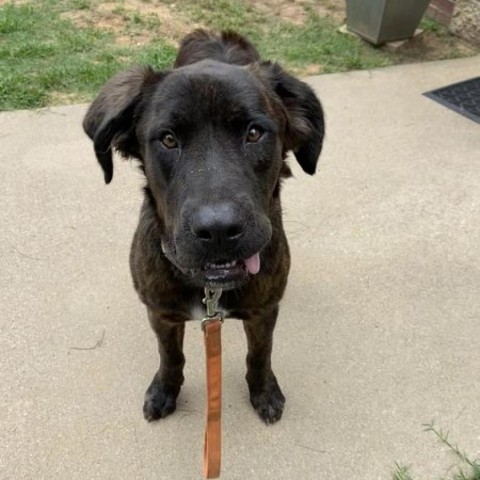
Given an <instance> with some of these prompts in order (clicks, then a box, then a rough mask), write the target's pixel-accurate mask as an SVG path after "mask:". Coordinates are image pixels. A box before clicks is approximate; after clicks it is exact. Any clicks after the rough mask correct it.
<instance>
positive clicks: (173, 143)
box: [160, 133, 178, 149]
mask: <svg viewBox="0 0 480 480" xmlns="http://www.w3.org/2000/svg"><path fill="white" fill-rule="evenodd" d="M160 141H161V142H162V145H163V146H164V147H165V148H169V149H170V148H177V147H178V143H177V139H176V138H175V137H174V136H173V135H172V134H171V133H165V134H164V135H162V138H161V139H160Z"/></svg>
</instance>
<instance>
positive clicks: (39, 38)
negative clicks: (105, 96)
mask: <svg viewBox="0 0 480 480" xmlns="http://www.w3.org/2000/svg"><path fill="white" fill-rule="evenodd" d="M71 5H77V8H79V9H88V8H89V6H90V4H89V2H88V1H86V0H75V1H73V2H72V3H71V4H70V3H67V2H61V1H54V0H50V1H37V2H35V4H28V3H27V4H20V5H13V4H7V5H5V6H3V7H1V8H0V110H11V109H19V108H38V107H43V106H46V105H48V104H49V103H52V101H53V102H54V101H55V98H60V99H63V98H68V99H69V100H73V101H81V100H87V99H90V98H91V97H92V95H93V94H94V92H96V91H97V90H98V89H99V88H100V87H101V85H103V84H104V83H105V81H106V80H107V79H108V78H109V77H110V76H111V75H113V74H114V73H115V72H117V71H118V70H120V69H121V68H125V67H126V66H127V65H130V64H133V63H151V64H152V65H154V66H155V67H157V68H164V67H166V66H167V65H170V64H171V63H172V61H173V59H174V56H175V49H174V48H173V47H172V46H170V45H168V44H167V43H166V42H162V40H161V39H158V40H155V41H154V42H151V43H149V44H148V45H147V46H143V47H142V48H133V47H128V46H120V45H116V44H115V42H114V40H115V39H114V36H113V34H112V33H108V32H105V31H102V30H100V29H98V28H96V27H93V26H87V27H79V26H77V25H75V24H74V23H73V22H72V21H71V20H69V19H67V18H63V17H62V15H61V14H62V12H63V11H64V10H65V9H66V8H67V7H69V8H71ZM141 21H143V20H142V19H140V20H139V19H138V18H137V19H133V20H132V22H133V23H134V24H139V22H141ZM149 22H150V23H147V25H149V26H150V28H153V25H152V23H151V20H149Z"/></svg>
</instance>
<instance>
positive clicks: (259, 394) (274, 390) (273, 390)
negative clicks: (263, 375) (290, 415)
mask: <svg viewBox="0 0 480 480" xmlns="http://www.w3.org/2000/svg"><path fill="white" fill-rule="evenodd" d="M250 402H251V403H252V405H253V408H254V409H255V410H256V411H257V413H258V415H259V416H260V418H261V419H262V420H263V421H264V422H265V423H266V424H267V425H268V424H272V423H275V422H278V420H280V419H281V418H282V413H283V407H284V406H285V397H284V396H283V393H282V391H281V390H280V387H279V386H278V384H277V382H272V383H269V384H267V385H266V386H265V387H264V388H262V389H260V390H257V391H251V392H250Z"/></svg>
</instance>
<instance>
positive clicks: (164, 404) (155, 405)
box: [143, 380, 180, 422]
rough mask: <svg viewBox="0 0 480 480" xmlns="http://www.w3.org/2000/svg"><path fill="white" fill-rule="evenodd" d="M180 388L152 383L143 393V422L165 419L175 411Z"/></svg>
mask: <svg viewBox="0 0 480 480" xmlns="http://www.w3.org/2000/svg"><path fill="white" fill-rule="evenodd" d="M179 392H180V387H173V386H170V385H165V384H163V383H161V382H157V381H155V380H154V381H153V382H152V384H151V385H150V386H149V387H148V390H147V392H146V393H145V402H144V404H143V416H144V417H145V420H147V421H149V422H153V421H154V420H158V419H159V418H165V417H166V416H167V415H170V414H171V413H173V412H174V411H175V408H176V406H177V405H176V402H177V397H178V393H179Z"/></svg>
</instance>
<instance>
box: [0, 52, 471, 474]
mask: <svg viewBox="0 0 480 480" xmlns="http://www.w3.org/2000/svg"><path fill="white" fill-rule="evenodd" d="M479 72H480V57H475V58H470V59H462V60H453V61H446V62H439V63H430V64H418V65H411V66H399V67H393V68H387V69H382V70H377V71H370V72H368V71H364V72H353V73H346V74H338V75H325V76H320V77H315V78H311V79H310V80H309V81H310V82H311V84H312V85H313V86H314V87H315V88H316V90H317V92H318V93H319V95H320V98H321V99H322V100H323V103H324V106H325V110H326V113H327V119H328V124H327V126H328V139H327V142H326V147H325V151H324V154H323V156H322V158H321V161H320V168H319V173H318V175H317V176H315V177H313V178H307V176H305V175H303V174H302V173H301V172H300V170H299V169H298V168H295V175H296V178H295V179H292V180H290V181H288V182H287V183H286V185H285V189H284V205H285V216H286V228H287V232H288V236H289V239H290V245H291V248H292V256H293V270H292V273H291V277H290V283H289V288H288V292H287V295H286V297H285V299H284V301H283V308H282V310H281V313H280V319H279V323H278V330H277V335H276V343H275V351H274V365H275V368H276V373H277V376H278V378H279V381H280V384H281V385H282V387H283V390H284V393H285V395H286V396H287V407H286V411H285V414H284V418H283V420H282V421H281V422H280V423H279V424H278V425H275V426H273V427H266V426H264V425H263V424H262V423H261V422H260V421H259V419H258V418H257V416H256V414H255V413H254V412H253V409H252V408H251V407H250V405H249V402H248V397H247V388H246V383H245V382H244V373H245V367H244V364H245V362H244V355H245V349H246V346H245V339H244V335H243V329H242V326H241V324H240V322H236V321H234V320H231V321H228V322H226V324H225V329H224V405H225V410H224V451H223V475H222V478H223V479H225V480H227V479H242V480H244V479H288V480H292V479H306V480H318V479H329V480H336V479H355V480H375V479H382V480H383V479H389V478H391V472H392V471H393V469H394V464H395V462H396V461H397V462H400V463H405V464H409V465H411V466H412V471H413V472H414V473H415V475H416V477H417V478H418V479H419V480H428V479H434V478H438V477H439V476H440V475H442V474H445V472H446V468H447V467H448V466H449V465H451V464H452V463H453V462H454V459H453V457H451V456H450V455H449V454H448V453H447V452H446V449H445V447H444V446H442V445H440V444H438V442H437V441H436V439H435V438H434V436H433V435H432V434H427V433H424V432H423V431H422V424H423V423H426V422H429V421H431V420H432V419H435V420H436V422H437V424H438V425H439V426H441V427H442V428H444V429H448V430H450V432H451V438H452V439H455V440H456V441H458V442H459V444H460V446H461V447H462V448H463V449H465V450H466V451H467V452H470V453H471V454H472V456H476V455H478V454H480V408H479V401H480V381H479V375H480V347H479V343H480V226H479V217H480V125H478V124H476V123H474V122H472V121H470V120H468V119H466V118H464V117H462V116H460V115H458V114H456V113H454V112H452V111H450V110H448V109H446V108H444V107H442V106H440V105H438V104H436V103H435V102H433V101H431V100H429V99H427V98H425V97H422V96H421V94H422V92H425V91H427V90H431V89H433V88H436V87H440V86H443V85H446V84H449V83H452V82H455V81H460V80H463V79H466V78H470V77H473V76H477V75H479ZM84 111H85V106H72V107H63V108H53V109H50V110H47V111H42V112H37V113H36V112H14V113H2V114H0V142H1V150H0V155H1V161H0V175H1V179H2V188H1V190H0V196H1V205H2V208H1V213H0V218H1V225H2V227H1V241H0V268H1V271H2V275H1V276H0V286H1V299H2V300H1V305H2V316H1V320H0V322H1V323H0V329H1V335H0V373H1V379H0V478H1V479H2V480H23V479H45V480H57V479H58V480H65V479H69V480H77V479H78V480H89V479H101V480H106V479H122V480H123V479H126V480H136V479H142V480H143V479H148V480H150V479H152V480H154V479H162V480H163V479H165V480H175V479H179V480H180V479H181V480H185V479H200V478H201V458H202V443H203V426H204V425H203V424H204V417H203V408H204V361H203V350H202V337H201V332H200V330H199V325H198V323H191V324H190V325H189V328H188V331H187V336H186V345H185V352H186V355H187V367H186V382H185V386H184V388H183V390H182V393H181V396H180V398H179V405H178V411H177V413H176V414H175V415H173V416H171V417H169V418H168V419H166V420H162V421H160V422H159V423H157V424H154V425H152V424H147V423H146V422H145V421H144V420H143V417H142V409H141V407H142V401H143V394H144V391H145V389H146V387H147V386H148V384H149V382H150V380H151V377H152V375H153V373H154V372H155V370H156V368H157V353H156V343H155V340H154V336H153V333H151V331H150V328H149V326H148V324H147V318H146V314H145V311H144V308H143V306H142V305H141V303H140V301H139V300H138V299H137V297H136V295H135V293H134V290H133V287H132V286H131V280H130V274H129V271H128V263H127V262H128V252H129V244H130V240H131V237H132V234H133V231H134V228H135V225H136V221H137V215H138V210H139V206H140V199H141V185H142V180H141V176H140V173H139V172H138V171H137V169H136V167H135V166H134V165H133V164H129V163H127V162H120V161H117V164H116V167H115V168H116V170H115V178H114V180H113V182H112V184H111V185H110V186H108V187H106V186H105V185H104V184H103V175H102V173H101V170H100V168H99V167H98V166H97V165H96V160H95V158H94V155H93V151H92V145H91V144H90V142H89V141H88V139H87V138H86V136H85V135H84V134H83V132H82V130H81V119H82V115H83V114H84ZM93 347H96V348H93Z"/></svg>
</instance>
